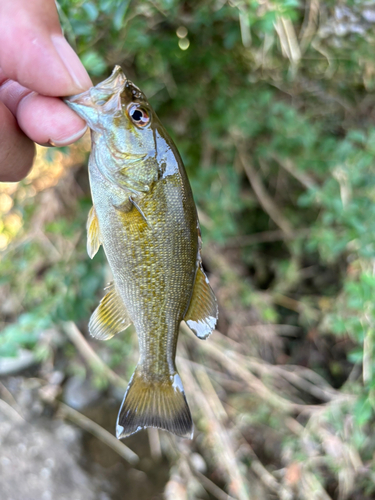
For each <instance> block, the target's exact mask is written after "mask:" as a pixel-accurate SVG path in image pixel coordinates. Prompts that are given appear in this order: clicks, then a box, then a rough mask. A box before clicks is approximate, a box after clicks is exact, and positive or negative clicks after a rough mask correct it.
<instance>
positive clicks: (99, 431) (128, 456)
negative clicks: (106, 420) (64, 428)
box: [58, 403, 139, 465]
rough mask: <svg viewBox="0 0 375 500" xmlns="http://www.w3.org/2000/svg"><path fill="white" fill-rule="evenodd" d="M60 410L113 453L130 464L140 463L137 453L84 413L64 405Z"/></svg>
mask: <svg viewBox="0 0 375 500" xmlns="http://www.w3.org/2000/svg"><path fill="white" fill-rule="evenodd" d="M58 410H59V413H60V414H61V415H62V417H63V418H67V419H69V420H71V421H72V422H74V423H75V424H77V425H78V426H79V427H81V428H82V429H84V430H85V431H88V432H90V433H91V434H92V435H93V436H95V437H97V438H98V439H100V441H102V442H103V443H105V444H106V445H107V446H109V447H110V448H112V450H113V451H115V452H116V453H118V454H119V455H120V456H121V457H122V458H124V459H125V460H126V461H127V462H129V463H130V464H132V465H134V464H136V463H137V462H138V461H139V457H138V455H137V454H136V453H134V451H132V450H131V449H130V448H128V447H127V446H126V445H125V444H124V443H122V442H121V441H119V440H118V439H116V438H115V437H114V436H113V435H112V434H111V433H110V432H108V431H106V430H105V429H104V428H103V427H101V426H100V425H98V424H97V423H96V422H93V421H92V420H91V419H89V418H87V417H86V416H85V415H82V413H79V412H78V411H76V410H74V409H73V408H71V407H70V406H68V405H66V404H64V403H59V408H58Z"/></svg>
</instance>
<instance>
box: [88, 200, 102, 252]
mask: <svg viewBox="0 0 375 500" xmlns="http://www.w3.org/2000/svg"><path fill="white" fill-rule="evenodd" d="M86 228H87V253H88V254H89V257H90V259H92V258H93V257H94V255H95V254H96V252H97V251H98V250H99V247H100V245H101V241H100V230H99V221H98V217H97V215H96V210H95V207H94V205H93V206H92V207H91V210H90V212H89V215H88V217H87V225H86Z"/></svg>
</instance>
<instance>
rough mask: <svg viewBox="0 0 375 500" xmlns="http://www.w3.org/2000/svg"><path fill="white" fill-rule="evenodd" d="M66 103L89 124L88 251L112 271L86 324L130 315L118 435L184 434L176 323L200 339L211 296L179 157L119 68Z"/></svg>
mask: <svg viewBox="0 0 375 500" xmlns="http://www.w3.org/2000/svg"><path fill="white" fill-rule="evenodd" d="M66 102H67V104H68V105H69V106H70V107H72V109H74V110H75V111H77V113H78V114H80V116H82V117H83V118H84V119H85V120H86V121H87V122H88V124H89V126H90V128H91V130H92V152H91V156H90V162H89V173H90V185H91V191H92V198H93V208H92V209H91V211H90V214H89V219H88V252H89V255H90V256H91V257H93V256H94V255H95V253H96V252H97V250H98V248H99V246H100V244H102V245H103V247H104V251H105V253H106V256H107V259H108V262H109V265H110V267H111V270H112V273H113V277H114V281H113V283H112V284H111V285H110V286H109V287H108V293H107V295H106V296H105V297H104V298H103V299H102V301H101V303H100V304H99V306H98V308H97V309H96V310H95V311H94V313H93V315H92V317H91V319H90V323H89V331H90V333H91V335H93V336H94V337H96V338H100V339H103V340H104V339H108V338H111V337H112V336H113V335H115V334H116V333H119V332H121V331H123V330H124V329H125V328H127V327H128V326H129V324H130V323H133V324H134V326H135V329H136V332H137V335H138V341H139V350H140V358H139V362H138V365H137V368H136V370H135V372H134V374H133V376H132V379H131V381H130V383H129V386H128V389H127V391H126V394H125V397H124V401H123V404H122V407H121V409H120V413H119V417H118V422H117V436H118V437H119V438H122V437H126V436H129V435H130V434H133V433H134V432H137V431H138V430H141V429H143V428H145V427H150V426H152V427H158V428H162V429H166V430H168V431H170V432H173V433H175V434H177V435H180V436H185V437H188V436H191V435H192V430H193V425H192V420H191V415H190V411H189V408H188V405H187V403H186V399H185V395H184V391H183V386H182V383H181V380H180V377H179V375H178V373H177V370H176V366H175V356H176V345H177V338H178V332H179V325H180V323H181V321H182V320H184V319H185V321H186V322H187V324H188V325H189V326H190V328H191V329H192V330H193V331H194V332H195V333H196V335H197V336H198V337H200V338H207V337H208V335H209V334H210V333H211V331H212V330H213V328H214V326H215V324H216V319H217V303H216V299H215V296H214V294H213V292H212V290H211V288H210V285H209V283H208V280H207V278H206V276H205V274H204V272H203V270H202V267H201V257H200V232H199V223H198V217H197V211H196V208H195V204H194V200H193V196H192V192H191V188H190V185H189V181H188V179H187V176H186V173H185V169H184V166H183V163H182V160H181V158H180V155H179V153H178V151H177V149H176V147H175V145H174V143H173V141H172V140H171V138H170V137H169V135H168V134H167V132H166V131H165V130H164V128H163V126H162V125H161V123H160V121H159V120H158V118H157V116H156V114H155V113H154V111H153V110H152V108H151V106H150V105H149V103H148V101H147V100H146V98H145V96H144V94H143V93H142V92H141V91H140V90H139V89H138V87H136V86H135V85H134V84H132V83H131V82H130V81H129V80H127V79H126V77H125V75H124V74H123V72H122V70H121V68H119V67H118V66H117V67H116V68H115V69H114V71H113V73H112V75H111V76H110V77H109V78H108V79H107V80H105V81H104V82H102V83H101V84H99V85H97V86H96V87H93V88H92V89H90V90H88V91H87V92H84V93H83V94H79V95H78V96H73V97H71V98H67V99H66Z"/></svg>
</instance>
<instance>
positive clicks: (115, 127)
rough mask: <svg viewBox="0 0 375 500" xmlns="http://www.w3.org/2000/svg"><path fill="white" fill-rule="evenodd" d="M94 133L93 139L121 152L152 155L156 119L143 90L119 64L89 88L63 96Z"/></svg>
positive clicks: (153, 153) (130, 154) (119, 154)
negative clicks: (69, 95)
mask: <svg viewBox="0 0 375 500" xmlns="http://www.w3.org/2000/svg"><path fill="white" fill-rule="evenodd" d="M64 101H65V102H66V104H67V105H68V106H69V107H70V108H71V109H73V110H74V111H75V112H76V113H77V114H78V115H79V116H81V118H83V119H84V120H85V121H86V122H87V124H88V126H89V127H90V128H91V130H92V133H93V143H95V142H98V141H100V143H101V147H103V145H104V147H106V148H108V149H109V151H110V152H111V154H114V155H116V156H117V157H118V158H121V157H122V156H124V157H126V156H129V157H131V156H134V155H144V156H155V150H156V146H155V138H154V127H155V126H156V123H158V119H157V117H156V115H155V113H154V111H153V109H152V108H151V106H150V104H149V103H148V101H147V99H146V97H145V95H144V94H143V92H142V91H141V90H140V89H139V88H138V87H137V86H136V85H134V84H133V83H132V82H131V81H130V80H128V79H127V78H126V76H125V75H124V73H123V71H122V69H121V68H120V66H115V68H114V70H113V72H112V75H111V76H110V77H109V78H107V79H106V80H104V81H103V82H101V83H99V84H98V85H96V86H95V87H91V88H90V89H89V90H87V91H85V92H83V93H81V94H78V95H75V96H71V97H66V98H64Z"/></svg>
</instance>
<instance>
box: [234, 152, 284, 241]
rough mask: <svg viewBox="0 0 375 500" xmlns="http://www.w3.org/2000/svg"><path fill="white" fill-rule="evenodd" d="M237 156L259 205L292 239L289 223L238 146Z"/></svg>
mask: <svg viewBox="0 0 375 500" xmlns="http://www.w3.org/2000/svg"><path fill="white" fill-rule="evenodd" d="M237 151H238V156H239V159H240V162H241V164H242V167H243V169H244V170H245V173H246V175H247V178H248V179H249V182H250V184H251V186H252V188H253V190H254V193H255V194H256V196H257V198H258V200H259V203H260V204H261V205H262V207H263V209H264V210H265V211H266V212H267V214H268V215H269V216H270V218H271V219H272V220H273V221H274V223H275V224H276V225H277V226H279V228H280V229H281V230H282V231H283V233H285V234H286V236H287V237H288V238H292V237H293V229H292V226H291V225H290V224H289V221H288V220H287V219H286V218H285V217H284V216H283V215H282V213H281V210H280V208H279V207H278V206H277V205H276V204H275V203H274V201H273V200H272V198H271V197H270V195H269V194H268V193H267V191H266V188H265V187H264V185H263V183H262V181H261V178H260V176H259V175H258V172H257V171H256V170H255V168H254V167H253V166H252V164H251V162H250V160H249V158H248V157H247V155H246V153H245V151H244V150H243V148H242V147H240V146H239V145H238V146H237Z"/></svg>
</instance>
